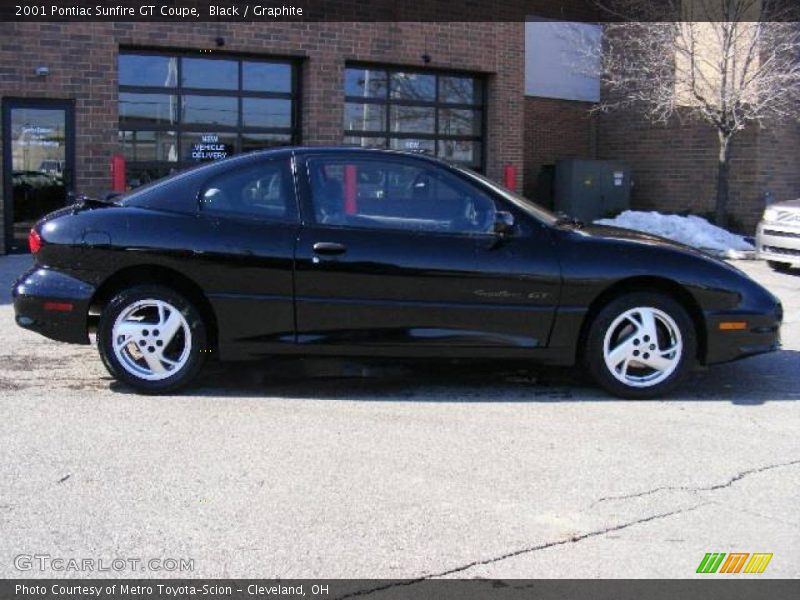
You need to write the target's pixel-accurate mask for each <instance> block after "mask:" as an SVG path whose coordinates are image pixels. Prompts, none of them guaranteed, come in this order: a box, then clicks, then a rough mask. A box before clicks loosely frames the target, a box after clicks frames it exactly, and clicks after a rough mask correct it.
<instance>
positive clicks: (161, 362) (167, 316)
mask: <svg viewBox="0 0 800 600" xmlns="http://www.w3.org/2000/svg"><path fill="white" fill-rule="evenodd" d="M97 345H98V348H99V350H100V356H101V357H102V359H103V363H104V364H105V366H106V368H107V369H108V371H109V372H110V373H111V375H113V376H114V377H115V378H116V379H118V380H119V381H122V382H123V383H126V384H127V385H130V386H131V387H133V388H135V389H136V390H138V391H141V392H144V393H149V394H158V393H164V392H170V391H173V390H176V389H178V388H180V387H182V386H184V385H186V384H187V383H189V382H190V381H191V380H192V379H193V378H194V377H195V376H196V375H197V372H198V371H199V370H200V368H201V367H202V366H203V363H204V362H205V358H206V356H207V353H206V327H205V323H204V322H203V319H202V317H201V315H200V313H199V312H198V310H197V309H196V308H195V307H194V306H193V305H192V303H191V302H189V301H188V300H187V299H186V298H184V297H183V296H181V295H180V294H178V293H177V292H175V291H173V290H171V289H169V288H167V287H163V286H153V285H142V286H135V287H131V288H128V289H125V290H123V291H121V292H119V293H118V294H117V295H116V296H114V298H113V299H112V300H111V301H110V302H109V303H108V305H107V306H106V307H105V309H104V310H103V312H102V315H101V317H100V323H99V326H98V330H97Z"/></svg>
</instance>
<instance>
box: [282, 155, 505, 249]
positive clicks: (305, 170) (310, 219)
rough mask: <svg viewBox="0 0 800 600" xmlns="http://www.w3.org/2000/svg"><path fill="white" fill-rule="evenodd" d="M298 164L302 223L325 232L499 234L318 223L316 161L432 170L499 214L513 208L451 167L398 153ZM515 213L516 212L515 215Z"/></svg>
mask: <svg viewBox="0 0 800 600" xmlns="http://www.w3.org/2000/svg"><path fill="white" fill-rule="evenodd" d="M295 160H296V161H297V163H298V165H302V168H300V169H298V173H302V176H301V177H300V178H299V179H300V190H301V196H300V198H301V209H302V222H303V224H304V225H305V226H311V227H317V228H324V229H332V230H345V231H363V232H365V233H371V234H381V233H392V234H405V235H409V236H420V235H423V236H437V237H450V238H452V237H458V238H475V239H496V237H497V234H496V233H494V232H493V231H486V232H482V231H441V230H436V229H418V230H415V229H408V228H402V227H398V228H394V227H378V228H375V227H359V226H354V225H347V224H331V223H320V222H319V221H318V220H317V215H316V211H315V208H314V198H313V189H312V185H311V161H314V160H330V161H333V162H346V161H353V162H367V161H370V162H386V161H392V162H396V163H397V164H399V165H401V166H405V167H414V168H420V169H426V168H427V169H430V170H434V171H436V172H438V173H442V174H445V175H446V176H449V177H452V178H453V179H455V180H456V181H458V182H459V183H460V184H462V185H464V186H466V187H468V188H471V189H474V190H476V191H477V192H479V193H481V194H483V195H484V196H485V197H486V198H488V199H489V200H490V201H491V202H492V203H493V204H494V208H495V212H500V211H510V208H509V207H508V206H507V205H506V202H505V201H503V199H502V198H500V197H499V196H498V195H497V194H495V193H494V192H493V191H492V190H490V189H488V188H486V187H484V186H482V185H480V184H479V183H478V182H476V181H474V180H471V179H469V178H467V177H464V176H463V175H462V174H461V173H459V172H458V171H457V170H456V169H453V168H451V167H449V166H448V165H447V164H446V163H436V162H431V160H430V158H428V157H424V156H420V157H419V158H415V157H413V156H407V155H402V154H399V153H397V151H391V152H385V151H381V150H373V151H370V150H360V151H358V150H356V151H347V150H343V151H341V152H326V153H322V152H319V153H314V152H311V153H307V154H303V155H301V156H296V157H295ZM514 212H516V211H514Z"/></svg>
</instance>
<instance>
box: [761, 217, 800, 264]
mask: <svg viewBox="0 0 800 600" xmlns="http://www.w3.org/2000/svg"><path fill="white" fill-rule="evenodd" d="M756 250H757V252H758V257H759V258H761V259H764V260H772V261H775V262H781V263H786V264H791V265H794V266H800V228H798V227H787V226H785V225H781V224H775V223H764V222H762V223H759V225H758V231H757V232H756Z"/></svg>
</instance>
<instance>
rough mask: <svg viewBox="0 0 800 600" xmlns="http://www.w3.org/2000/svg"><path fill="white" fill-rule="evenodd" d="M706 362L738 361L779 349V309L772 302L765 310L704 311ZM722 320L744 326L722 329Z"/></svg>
mask: <svg viewBox="0 0 800 600" xmlns="http://www.w3.org/2000/svg"><path fill="white" fill-rule="evenodd" d="M705 317H706V340H707V349H706V364H709V365H712V364H717V363H723V362H730V361H732V360H738V359H740V358H745V357H747V356H753V355H754V354H763V353H764V352H773V351H775V350H778V349H780V347H781V337H780V328H781V321H782V320H783V308H782V307H781V305H780V303H776V304H775V305H774V306H773V307H772V308H771V309H770V310H768V311H765V312H750V311H731V312H714V313H706V315H705ZM723 322H745V323H747V327H746V329H743V330H740V331H731V330H722V329H720V324H721V323H723Z"/></svg>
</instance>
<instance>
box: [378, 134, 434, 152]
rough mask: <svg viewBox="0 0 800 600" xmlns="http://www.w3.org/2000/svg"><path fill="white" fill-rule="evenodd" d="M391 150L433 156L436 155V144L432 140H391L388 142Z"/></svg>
mask: <svg viewBox="0 0 800 600" xmlns="http://www.w3.org/2000/svg"><path fill="white" fill-rule="evenodd" d="M389 146H390V148H391V149H392V150H405V151H406V152H414V153H415V154H430V155H431V156H433V154H435V153H436V142H434V141H433V140H413V139H400V138H392V139H391V140H390V142H389Z"/></svg>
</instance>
